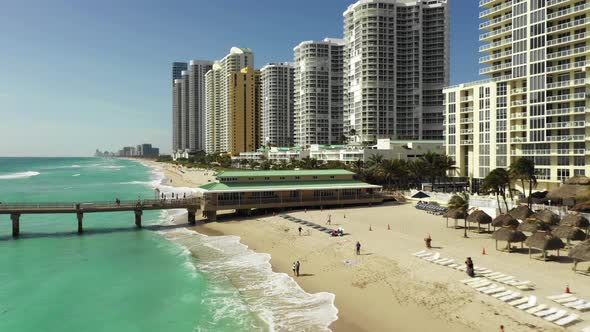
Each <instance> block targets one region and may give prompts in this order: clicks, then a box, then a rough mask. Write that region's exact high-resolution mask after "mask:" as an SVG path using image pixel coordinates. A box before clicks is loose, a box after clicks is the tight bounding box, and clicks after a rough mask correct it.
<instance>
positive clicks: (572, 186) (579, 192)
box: [547, 176, 590, 206]
mask: <svg viewBox="0 0 590 332" xmlns="http://www.w3.org/2000/svg"><path fill="white" fill-rule="evenodd" d="M589 190H590V178H588V177H585V176H574V177H572V178H569V179H567V180H566V181H565V182H564V183H563V184H562V185H561V186H559V188H556V189H553V190H551V191H549V193H548V194H547V198H548V199H550V200H552V201H554V202H555V203H557V204H563V205H567V206H573V205H575V204H576V200H577V199H578V198H580V196H586V195H587V194H588V191H589Z"/></svg>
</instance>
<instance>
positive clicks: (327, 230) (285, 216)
mask: <svg viewBox="0 0 590 332" xmlns="http://www.w3.org/2000/svg"><path fill="white" fill-rule="evenodd" d="M280 217H282V218H283V219H286V220H289V221H293V222H296V223H298V224H302V225H305V226H308V227H311V228H313V229H317V230H318V231H320V232H324V233H327V234H332V232H334V230H333V229H331V228H328V227H324V226H322V225H318V224H316V223H313V222H310V221H307V220H303V219H299V218H296V217H293V216H290V215H288V214H281V215H280Z"/></svg>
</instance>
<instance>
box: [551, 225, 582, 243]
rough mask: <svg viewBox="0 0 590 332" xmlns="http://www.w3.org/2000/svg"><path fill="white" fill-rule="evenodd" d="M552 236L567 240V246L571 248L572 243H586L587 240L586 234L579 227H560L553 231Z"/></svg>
mask: <svg viewBox="0 0 590 332" xmlns="http://www.w3.org/2000/svg"><path fill="white" fill-rule="evenodd" d="M551 234H553V235H555V236H557V237H558V238H561V239H566V242H567V243H566V244H567V246H568V247H569V246H570V241H584V240H586V233H584V232H583V231H582V230H581V229H579V228H578V227H572V226H567V225H559V226H557V227H555V228H553V230H551Z"/></svg>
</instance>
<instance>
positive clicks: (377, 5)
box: [343, 0, 473, 143]
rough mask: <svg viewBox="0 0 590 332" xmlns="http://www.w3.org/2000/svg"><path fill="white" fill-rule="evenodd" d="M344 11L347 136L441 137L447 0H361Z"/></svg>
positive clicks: (366, 138) (363, 139)
mask: <svg viewBox="0 0 590 332" xmlns="http://www.w3.org/2000/svg"><path fill="white" fill-rule="evenodd" d="M465 1H473V0H465ZM343 16H344V40H345V48H344V132H345V133H346V134H347V135H348V136H349V139H350V140H354V141H356V142H372V143H375V142H376V141H377V140H378V139H382V138H391V139H410V140H422V139H423V140H441V139H442V137H443V106H442V90H443V88H444V87H445V86H447V85H448V83H449V8H448V3H447V0H360V1H358V2H356V3H354V4H352V5H350V6H349V7H348V9H347V10H346V11H345V12H344V14H343Z"/></svg>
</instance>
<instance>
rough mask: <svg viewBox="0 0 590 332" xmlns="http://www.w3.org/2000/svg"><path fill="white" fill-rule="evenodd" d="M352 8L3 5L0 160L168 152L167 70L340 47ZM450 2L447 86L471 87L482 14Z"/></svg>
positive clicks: (23, 1) (268, 3)
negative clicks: (144, 149)
mask: <svg viewBox="0 0 590 332" xmlns="http://www.w3.org/2000/svg"><path fill="white" fill-rule="evenodd" d="M353 2H354V1H353V0H297V1H286V0H208V1H203V0H190V1H189V0H187V1H184V0H178V1H176V0H168V1H160V0H102V1H95V0H92V1H90V0H68V1H65V0H52V1H47V0H19V1H10V0H0V13H2V15H1V19H0V31H2V34H0V156H90V155H92V154H93V153H94V151H95V149H100V150H109V151H115V150H118V149H120V148H121V147H122V146H126V145H137V144H141V143H153V144H154V145H156V146H159V147H160V148H161V150H162V151H163V152H170V149H171V104H172V101H171V83H170V75H171V73H170V66H171V63H172V62H174V61H189V60H191V59H206V60H215V59H220V58H222V57H223V56H225V55H226V54H227V53H228V52H229V50H230V48H231V47H232V46H238V47H249V48H251V49H252V50H253V51H254V53H255V62H256V67H257V68H260V67H262V66H263V65H264V64H266V63H269V62H282V61H292V60H293V47H294V46H296V45H297V44H299V42H301V41H303V40H320V39H323V38H325V37H335V38H341V37H342V33H343V32H342V25H343V22H342V12H343V11H344V10H345V9H346V8H347V6H348V5H350V4H351V3H353ZM450 2H451V83H452V84H454V83H459V82H464V81H472V80H477V79H479V78H478V74H477V72H478V68H479V65H478V57H479V55H478V52H477V48H478V46H479V41H478V36H479V31H478V24H479V19H478V7H477V1H474V0H452V1H450Z"/></svg>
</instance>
